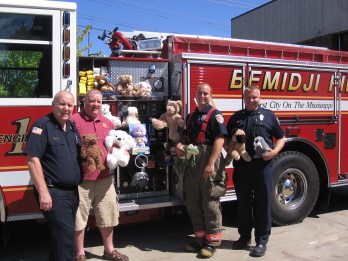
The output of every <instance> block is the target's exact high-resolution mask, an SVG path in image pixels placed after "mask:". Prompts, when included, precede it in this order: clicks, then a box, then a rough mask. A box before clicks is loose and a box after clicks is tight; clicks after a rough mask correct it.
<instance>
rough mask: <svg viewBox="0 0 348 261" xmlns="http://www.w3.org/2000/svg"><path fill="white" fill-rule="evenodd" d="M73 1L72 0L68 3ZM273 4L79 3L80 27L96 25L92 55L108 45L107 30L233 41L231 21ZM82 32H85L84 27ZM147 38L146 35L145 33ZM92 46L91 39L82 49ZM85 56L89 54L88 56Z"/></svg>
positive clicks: (189, 0) (216, 0) (244, 0)
mask: <svg viewBox="0 0 348 261" xmlns="http://www.w3.org/2000/svg"><path fill="white" fill-rule="evenodd" d="M65 1H69V0H65ZM270 1H271V0H75V1H71V2H75V3H76V4H77V25H78V26H79V27H81V26H86V25H92V27H93V29H92V31H91V33H90V36H89V42H90V43H91V42H93V44H94V46H93V47H92V48H91V49H90V51H89V52H90V54H92V53H95V52H98V51H99V50H102V51H103V53H102V55H106V56H109V55H110V51H109V48H108V45H107V44H105V43H104V42H103V41H101V40H99V39H98V35H102V33H103V30H108V31H112V30H113V29H114V28H115V27H118V28H119V29H118V31H120V32H132V31H150V32H162V33H178V34H190V35H208V36H215V37H226V38H229V37H231V19H232V18H234V17H236V16H239V15H241V14H243V13H245V12H248V11H250V10H252V9H254V8H256V7H258V6H260V5H263V4H265V3H268V2H270ZM81 29H83V28H82V27H81ZM144 35H145V36H146V34H145V33H144ZM87 44H88V41H87V37H86V40H85V42H83V43H82V44H81V45H80V47H84V46H86V45H87ZM84 54H85V55H87V54H88V53H87V52H85V53H84Z"/></svg>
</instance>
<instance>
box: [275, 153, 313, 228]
mask: <svg viewBox="0 0 348 261" xmlns="http://www.w3.org/2000/svg"><path fill="white" fill-rule="evenodd" d="M273 167H274V176H273V182H274V183H273V184H274V192H273V197H272V205H271V215H272V219H273V223H274V224H277V225H281V226H283V225H290V224H296V223H299V222H301V221H303V219H305V218H306V217H307V216H308V215H309V214H310V212H311V211H312V210H313V208H314V206H315V204H316V201H317V198H318V194H319V177H318V172H317V169H316V167H315V165H314V164H313V162H312V161H311V160H310V159H309V158H308V157H307V156H306V155H304V154H302V153H300V152H296V151H287V152H282V153H279V154H278V155H277V156H276V157H274V166H273Z"/></svg>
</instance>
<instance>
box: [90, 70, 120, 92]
mask: <svg viewBox="0 0 348 261" xmlns="http://www.w3.org/2000/svg"><path fill="white" fill-rule="evenodd" d="M107 76H108V74H106V73H104V74H101V75H96V76H95V77H94V85H95V88H96V89H97V90H99V91H101V92H113V91H115V89H116V88H115V86H114V85H113V84H112V83H111V82H109V81H108V80H107Z"/></svg>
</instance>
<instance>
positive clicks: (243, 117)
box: [225, 86, 285, 257]
mask: <svg viewBox="0 0 348 261" xmlns="http://www.w3.org/2000/svg"><path fill="white" fill-rule="evenodd" d="M243 99H244V103H245V109H244V110H241V111H237V112H236V113H235V114H234V115H232V117H231V118H230V120H229V122H228V124H227V131H228V133H229V138H231V131H232V130H233V129H234V128H239V129H243V130H244V131H245V135H246V151H247V152H248V154H249V155H250V156H251V157H252V160H251V161H250V162H246V161H244V159H243V158H240V159H239V160H238V161H233V166H234V173H233V183H234V186H235V190H236V195H237V200H238V233H239V234H240V238H239V239H238V240H237V241H236V242H235V243H234V244H233V246H232V249H243V248H245V247H246V246H247V245H248V244H250V240H251V231H252V228H253V226H255V233H254V234H255V241H256V246H255V248H254V249H253V251H252V253H251V255H252V256H257V257H259V256H263V255H264V254H265V252H266V244H267V242H268V239H269V236H270V234H271V227H272V219H271V197H272V184H273V164H272V160H271V159H272V158H273V157H274V156H276V155H277V154H278V152H279V151H280V150H281V149H282V148H283V146H284V143H285V137H284V135H285V133H284V131H283V130H282V128H281V127H280V125H279V122H278V119H277V117H276V115H275V114H274V113H273V112H272V111H270V110H266V109H263V108H261V106H260V89H259V87H258V86H248V87H246V88H245V91H244V96H243ZM257 136H262V137H263V138H264V139H265V141H266V143H267V144H268V145H269V147H270V148H268V149H267V151H268V154H267V155H266V156H262V158H254V157H253V156H254V155H255V151H254V145H253V144H254V139H255V138H256V137H257ZM273 138H275V139H276V143H275V146H274V148H273V141H272V139H273ZM228 142H229V139H226V143H225V144H228ZM272 148H273V149H272Z"/></svg>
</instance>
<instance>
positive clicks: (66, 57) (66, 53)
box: [62, 11, 70, 78]
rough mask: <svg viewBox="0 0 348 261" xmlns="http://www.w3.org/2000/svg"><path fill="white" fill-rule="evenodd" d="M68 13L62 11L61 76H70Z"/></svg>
mask: <svg viewBox="0 0 348 261" xmlns="http://www.w3.org/2000/svg"><path fill="white" fill-rule="evenodd" d="M69 26H70V13H69V12H68V11H64V13H63V28H64V29H63V42H62V44H63V60H64V62H63V77H64V78H69V77H70V63H69V61H70V45H69V44H70V29H69Z"/></svg>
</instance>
